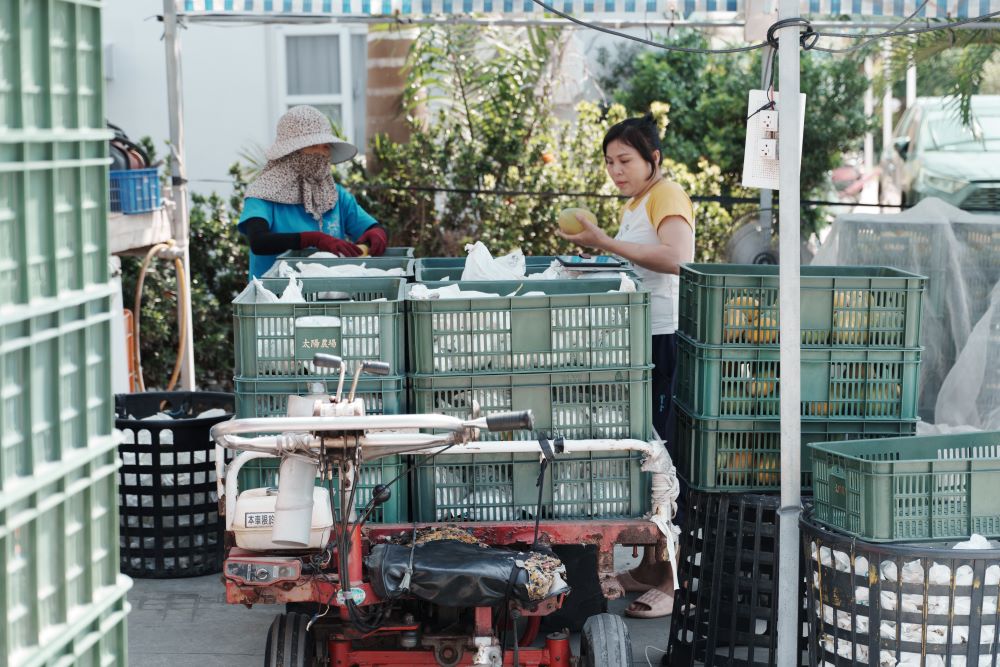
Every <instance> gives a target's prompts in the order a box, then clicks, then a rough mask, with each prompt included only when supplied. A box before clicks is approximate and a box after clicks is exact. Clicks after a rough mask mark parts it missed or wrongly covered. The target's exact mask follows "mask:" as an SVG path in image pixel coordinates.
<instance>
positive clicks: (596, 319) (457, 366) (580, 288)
mask: <svg viewBox="0 0 1000 667" xmlns="http://www.w3.org/2000/svg"><path fill="white" fill-rule="evenodd" d="M619 284H620V282H619V281H617V280H596V279H595V280H587V281H538V282H537V283H536V282H524V281H497V282H493V283H489V284H488V285H487V284H484V283H481V282H472V283H462V282H457V283H426V285H427V286H428V287H431V288H436V287H442V286H444V285H459V286H460V287H463V288H464V289H469V290H476V291H480V292H496V293H498V294H504V295H507V294H512V293H515V292H517V293H519V294H520V293H525V292H541V293H542V294H539V295H537V296H513V297H507V296H503V297H475V298H463V299H436V300H413V299H408V300H407V312H408V314H407V317H408V324H409V347H410V353H409V362H410V372H411V373H426V374H430V373H434V374H437V375H442V374H461V373H473V372H486V373H504V372H522V371H540V370H544V371H556V370H563V369H602V368H627V367H639V368H641V367H644V366H647V365H649V364H650V362H651V356H650V355H651V351H650V340H651V338H650V319H649V318H650V315H649V292H645V291H638V292H632V293H626V292H617V291H610V290H617V289H618V286H619ZM410 289H412V286H410Z"/></svg>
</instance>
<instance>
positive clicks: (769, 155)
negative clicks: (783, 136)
mask: <svg viewBox="0 0 1000 667" xmlns="http://www.w3.org/2000/svg"><path fill="white" fill-rule="evenodd" d="M757 151H758V152H759V154H760V156H761V157H762V158H764V159H765V160H777V159H778V140H777V139H761V140H760V141H758V142H757Z"/></svg>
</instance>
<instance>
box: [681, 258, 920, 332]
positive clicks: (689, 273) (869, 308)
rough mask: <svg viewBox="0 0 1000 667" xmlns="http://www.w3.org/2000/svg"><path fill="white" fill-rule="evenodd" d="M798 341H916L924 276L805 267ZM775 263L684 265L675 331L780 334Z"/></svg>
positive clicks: (872, 269)
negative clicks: (768, 264)
mask: <svg viewBox="0 0 1000 667" xmlns="http://www.w3.org/2000/svg"><path fill="white" fill-rule="evenodd" d="M800 280H801V293H800V295H801V318H802V319H801V322H802V325H801V328H802V340H801V344H802V345H803V346H808V347H837V348H842V347H847V348H851V347H853V348H858V347H878V348H913V347H917V346H919V345H920V312H921V311H920V308H921V298H922V297H923V292H924V286H925V283H926V282H927V279H926V278H925V277H923V276H918V275H916V274H914V273H908V272H906V271H900V270H898V269H891V268H887V267H881V266H803V267H802V268H801V278H800ZM779 324H780V323H779V319H778V267H777V266H765V265H760V264H751V265H746V264H685V265H684V266H682V267H681V273H680V311H679V326H678V331H680V332H681V333H683V334H685V335H686V336H688V338H690V339H691V340H692V341H694V342H697V343H702V344H706V345H722V344H724V343H725V344H727V345H750V346H759V345H764V346H771V347H774V348H775V349H777V347H778V343H779V342H780V341H779Z"/></svg>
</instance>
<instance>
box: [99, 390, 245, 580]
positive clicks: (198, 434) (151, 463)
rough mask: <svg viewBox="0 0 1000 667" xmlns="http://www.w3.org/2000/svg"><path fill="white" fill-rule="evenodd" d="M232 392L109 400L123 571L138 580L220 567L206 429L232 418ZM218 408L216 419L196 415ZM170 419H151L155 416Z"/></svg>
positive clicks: (152, 394)
mask: <svg viewBox="0 0 1000 667" xmlns="http://www.w3.org/2000/svg"><path fill="white" fill-rule="evenodd" d="M233 408H234V401H233V395H232V394H223V393H215V392H186V391H175V392H145V393H140V394H119V395H118V396H116V397H115V412H116V414H117V419H116V420H115V426H116V427H117V428H118V429H119V430H121V432H122V436H123V440H122V443H121V444H120V445H119V446H118V451H119V453H120V454H121V457H122V461H123V465H122V467H121V470H120V471H119V480H120V482H119V489H118V490H119V498H120V502H119V511H120V514H121V569H122V572H124V573H126V574H128V575H130V576H133V577H139V578H169V577H195V576H200V575H203V574H212V573H215V572H220V571H221V570H222V559H223V531H224V525H223V521H222V517H221V515H220V514H219V498H218V494H217V491H216V485H215V443H214V442H213V441H212V437H211V434H210V430H211V428H212V427H213V426H215V425H216V424H218V423H219V422H223V421H226V420H228V419H231V418H232V416H233V411H234V410H233ZM208 410H213V411H218V410H222V411H223V413H222V414H219V415H215V416H206V417H199V415H200V414H202V413H204V412H206V411H208ZM164 414H166V415H170V416H171V417H173V418H172V419H156V418H154V419H149V417H155V416H158V415H164Z"/></svg>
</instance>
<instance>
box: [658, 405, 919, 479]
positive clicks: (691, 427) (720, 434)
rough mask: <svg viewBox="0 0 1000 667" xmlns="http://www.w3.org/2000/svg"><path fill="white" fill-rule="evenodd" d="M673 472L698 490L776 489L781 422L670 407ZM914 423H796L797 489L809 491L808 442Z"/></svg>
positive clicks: (874, 434) (873, 434)
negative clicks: (673, 425) (706, 416)
mask: <svg viewBox="0 0 1000 667" xmlns="http://www.w3.org/2000/svg"><path fill="white" fill-rule="evenodd" d="M675 409H676V411H677V412H676V414H677V452H678V456H677V458H678V461H677V470H678V474H680V475H681V476H682V477H683V478H684V479H686V480H687V481H688V483H689V484H690V485H691V486H692V487H693V488H696V489H699V490H701V491H713V492H719V491H725V492H737V491H754V492H764V491H777V490H779V489H780V488H781V478H780V471H781V422H780V421H779V420H778V419H776V418H772V419H753V418H749V419H726V420H723V419H702V418H699V417H694V416H692V415H690V414H689V413H687V412H686V411H685V410H684V409H683V408H682V407H680V406H677V405H676V404H675ZM916 425H917V420H915V419H914V420H909V421H833V420H808V421H807V420H802V421H801V422H800V426H801V429H802V488H803V489H809V488H812V486H813V482H812V477H813V475H812V468H811V467H810V451H809V449H808V448H807V447H806V444H807V443H810V442H825V441H829V440H857V439H867V438H891V437H898V436H904V435H912V434H913V433H914V432H916Z"/></svg>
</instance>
